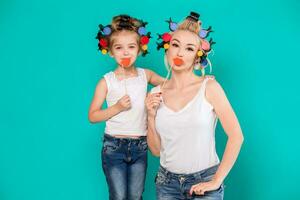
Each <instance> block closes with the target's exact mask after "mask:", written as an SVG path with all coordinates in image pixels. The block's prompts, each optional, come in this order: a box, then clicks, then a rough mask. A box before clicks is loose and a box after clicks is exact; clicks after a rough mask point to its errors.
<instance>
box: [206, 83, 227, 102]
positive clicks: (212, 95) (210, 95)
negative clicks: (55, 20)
mask: <svg viewBox="0 0 300 200" xmlns="http://www.w3.org/2000/svg"><path fill="white" fill-rule="evenodd" d="M205 95H206V98H207V99H208V100H209V101H210V102H212V101H214V100H217V99H218V98H220V97H222V96H225V93H224V90H223V88H222V86H221V84H220V83H219V82H218V81H217V80H216V79H215V78H209V79H208V80H207V83H206V92H205Z"/></svg>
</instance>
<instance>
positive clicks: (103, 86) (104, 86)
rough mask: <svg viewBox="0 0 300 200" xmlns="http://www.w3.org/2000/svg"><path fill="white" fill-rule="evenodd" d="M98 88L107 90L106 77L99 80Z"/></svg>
mask: <svg viewBox="0 0 300 200" xmlns="http://www.w3.org/2000/svg"><path fill="white" fill-rule="evenodd" d="M96 90H102V91H103V90H104V91H106V90H107V83H106V80H105V78H101V79H100V80H99V81H98V83H97V87H96Z"/></svg>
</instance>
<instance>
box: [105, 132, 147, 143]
mask: <svg viewBox="0 0 300 200" xmlns="http://www.w3.org/2000/svg"><path fill="white" fill-rule="evenodd" d="M104 139H105V140H107V141H114V142H120V143H129V142H130V143H139V142H143V141H147V137H146V136H140V137H138V138H117V137H113V136H111V135H109V134H106V133H105V134H104Z"/></svg>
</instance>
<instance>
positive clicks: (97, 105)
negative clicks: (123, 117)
mask: <svg viewBox="0 0 300 200" xmlns="http://www.w3.org/2000/svg"><path fill="white" fill-rule="evenodd" d="M106 94H107V85H106V81H105V79H101V80H100V81H99V83H98V84H97V86H96V90H95V94H94V97H93V100H92V103H91V105H90V109H89V114H88V118H89V120H90V122H92V123H96V122H101V121H106V120H108V119H109V118H111V117H113V116H115V115H117V114H118V113H120V112H122V111H123V110H126V109H128V108H130V99H129V96H128V95H125V96H124V97H122V98H121V99H120V100H119V101H118V102H117V103H116V104H115V105H113V106H110V107H108V108H107V109H104V110H102V105H103V102H104V100H105V97H106Z"/></svg>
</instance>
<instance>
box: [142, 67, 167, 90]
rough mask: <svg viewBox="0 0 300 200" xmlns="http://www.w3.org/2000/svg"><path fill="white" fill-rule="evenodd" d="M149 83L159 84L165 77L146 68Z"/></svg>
mask: <svg viewBox="0 0 300 200" xmlns="http://www.w3.org/2000/svg"><path fill="white" fill-rule="evenodd" d="M145 72H146V76H147V80H148V83H150V84H151V85H154V86H157V85H160V84H162V83H163V82H164V80H165V79H164V78H163V77H161V76H159V75H158V74H156V73H155V72H153V71H152V70H149V69H145Z"/></svg>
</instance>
